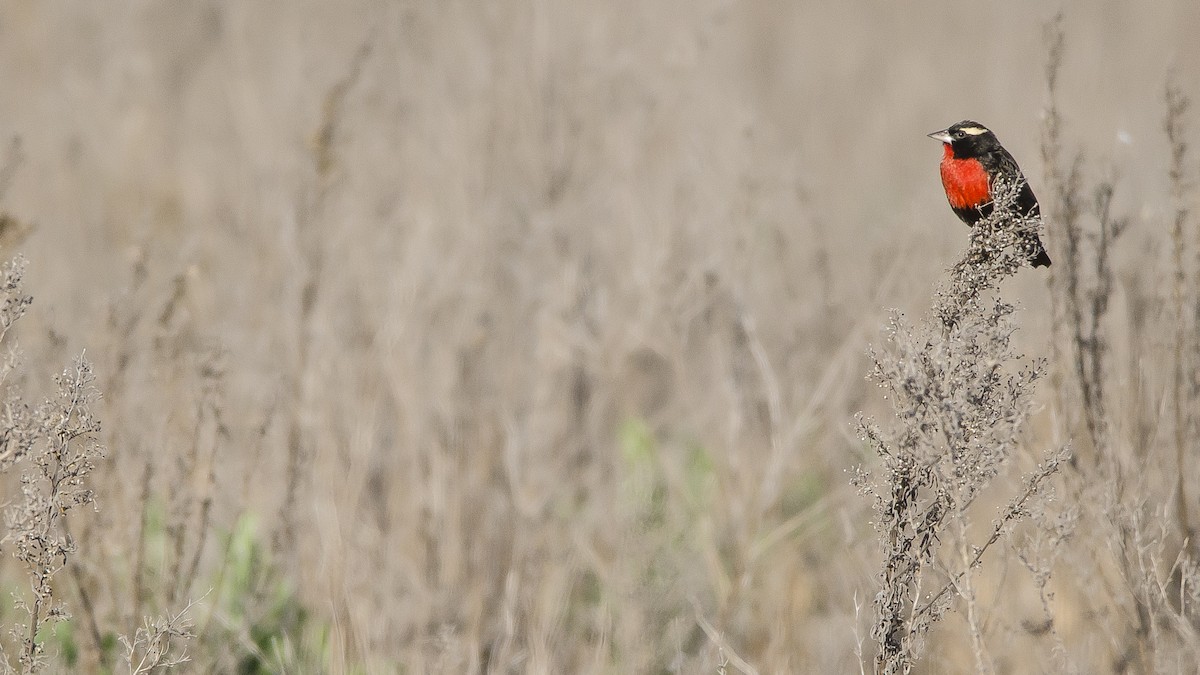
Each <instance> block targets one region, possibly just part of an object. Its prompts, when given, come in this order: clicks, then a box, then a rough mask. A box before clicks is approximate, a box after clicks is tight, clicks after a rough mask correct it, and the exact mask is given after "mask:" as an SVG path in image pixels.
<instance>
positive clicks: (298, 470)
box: [275, 43, 371, 551]
mask: <svg viewBox="0 0 1200 675" xmlns="http://www.w3.org/2000/svg"><path fill="white" fill-rule="evenodd" d="M370 53H371V48H370V43H364V44H363V45H361V46H360V47H359V49H358V50H357V51H356V52H355V54H354V57H353V59H352V60H351V62H350V67H349V69H348V71H347V74H346V75H345V77H343V78H342V79H340V80H339V81H338V82H337V83H335V84H334V85H333V86H332V87H331V88H330V89H329V92H328V93H327V94H326V95H325V102H324V106H323V108H322V116H321V125H320V127H319V129H318V131H317V134H316V138H315V142H314V144H313V153H312V159H313V169H314V170H315V174H316V190H315V194H314V196H313V198H312V200H311V202H310V203H309V204H308V205H306V207H305V210H304V212H303V213H301V214H299V218H298V223H297V233H296V235H297V239H298V242H297V243H298V245H299V249H300V251H301V254H302V257H303V270H302V273H301V279H302V281H301V283H300V286H299V291H300V293H299V296H300V313H299V317H298V320H297V324H296V332H295V334H296V335H297V336H298V341H299V342H298V344H297V356H296V359H297V361H296V364H295V367H294V368H293V370H292V372H293V373H294V377H293V379H292V382H291V384H290V394H291V401H290V405H289V406H288V409H289V410H290V411H291V420H290V422H289V426H288V432H287V468H286V474H287V487H286V491H285V493H284V499H283V504H282V506H281V507H280V511H279V515H280V521H281V522H282V523H283V525H282V527H281V528H280V530H279V532H277V533H276V542H275V543H276V548H281V549H282V550H284V551H287V550H290V549H291V548H292V547H294V546H295V540H296V534H295V529H296V521H295V519H296V514H297V513H298V510H297V508H296V499H297V496H298V495H299V493H300V490H301V488H302V484H303V482H304V481H305V480H307V473H308V466H309V463H310V462H311V459H312V457H311V455H312V452H313V448H312V439H311V438H310V437H309V436H310V434H309V433H308V432H307V431H306V429H305V416H304V406H305V404H306V401H307V400H308V398H309V396H308V393H307V390H308V388H309V382H308V380H309V373H310V370H311V358H312V350H313V334H314V326H313V321H314V318H313V317H314V310H315V309H316V306H317V299H318V298H317V296H318V291H319V289H320V281H321V275H322V272H323V270H324V266H325V249H324V238H325V235H324V234H323V233H322V232H321V222H322V220H323V219H324V215H325V213H324V212H325V203H326V200H327V199H328V196H329V192H330V190H331V189H332V187H333V184H334V179H335V177H336V173H337V172H336V168H337V157H336V148H337V134H338V126H339V124H340V122H341V118H342V110H343V108H344V106H345V102H346V97H347V95H348V94H349V92H350V89H351V88H352V87H353V86H354V84H355V83H356V82H358V80H359V78H360V77H361V75H362V68H363V65H364V64H365V63H366V60H367V57H368V56H370Z"/></svg>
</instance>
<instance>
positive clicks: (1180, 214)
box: [1163, 84, 1197, 550]
mask: <svg viewBox="0 0 1200 675" xmlns="http://www.w3.org/2000/svg"><path fill="white" fill-rule="evenodd" d="M1166 103H1167V116H1166V120H1165V121H1164V124H1163V126H1164V128H1165V130H1166V132H1167V141H1168V142H1169V143H1170V145H1171V165H1170V169H1169V173H1168V178H1169V180H1170V184H1171V198H1172V200H1173V201H1174V203H1175V213H1174V217H1173V218H1172V221H1171V262H1172V264H1173V278H1174V284H1173V285H1172V289H1171V301H1172V306H1173V309H1174V315H1175V336H1174V338H1175V339H1174V352H1175V354H1174V357H1175V358H1174V360H1175V363H1174V368H1173V370H1172V387H1173V390H1174V392H1173V393H1174V396H1173V397H1172V398H1173V399H1174V405H1173V406H1172V413H1173V415H1174V420H1173V421H1174V441H1175V461H1176V464H1177V467H1178V471H1176V484H1175V504H1176V507H1175V508H1176V514H1175V516H1176V519H1177V522H1178V525H1179V534H1180V536H1181V537H1182V538H1183V540H1184V541H1185V542H1187V545H1188V546H1191V547H1193V550H1195V548H1194V547H1196V546H1197V542H1195V541H1193V540H1194V539H1195V530H1194V529H1193V526H1192V523H1191V517H1190V515H1189V513H1188V497H1187V482H1186V480H1185V477H1186V476H1187V475H1188V473H1189V472H1188V471H1187V457H1188V455H1189V451H1190V448H1189V445H1190V443H1189V441H1190V438H1191V436H1192V434H1191V432H1192V430H1193V428H1194V424H1195V420H1194V419H1193V417H1194V414H1195V406H1196V402H1197V396H1196V387H1195V386H1194V382H1193V381H1189V380H1193V378H1194V377H1195V375H1194V371H1193V368H1194V367H1195V364H1189V363H1188V360H1189V357H1190V356H1191V355H1192V354H1191V353H1192V352H1193V350H1192V349H1189V348H1188V346H1187V344H1186V343H1187V340H1188V336H1189V334H1191V333H1192V332H1193V331H1194V330H1196V328H1197V327H1196V326H1188V319H1189V316H1188V315H1189V312H1188V311H1187V305H1188V304H1189V299H1188V297H1187V295H1188V291H1189V289H1188V288H1187V268H1186V262H1185V254H1186V250H1187V236H1186V234H1185V226H1186V225H1187V221H1188V216H1189V209H1188V207H1187V189H1188V185H1187V178H1186V164H1185V162H1186V156H1187V142H1186V141H1185V140H1184V128H1183V122H1184V115H1186V114H1187V110H1188V106H1189V103H1190V102H1189V100H1188V98H1187V97H1186V96H1184V94H1183V92H1181V91H1180V90H1179V88H1178V87H1177V86H1175V85H1174V84H1168V85H1167V89H1166ZM1192 290H1193V292H1194V289H1192ZM1192 302H1195V300H1194V299H1192Z"/></svg>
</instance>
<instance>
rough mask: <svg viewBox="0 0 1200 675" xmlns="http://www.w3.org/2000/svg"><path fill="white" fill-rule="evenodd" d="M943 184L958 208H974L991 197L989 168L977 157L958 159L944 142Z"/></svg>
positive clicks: (951, 203)
mask: <svg viewBox="0 0 1200 675" xmlns="http://www.w3.org/2000/svg"><path fill="white" fill-rule="evenodd" d="M941 170H942V186H943V187H944V188H946V199H948V200H949V201H950V206H951V207H953V208H956V209H974V208H978V207H979V205H980V204H983V203H985V202H987V201H988V200H989V199H991V195H990V188H989V185H990V182H989V181H988V174H987V169H984V168H983V165H982V164H980V163H979V160H977V159H957V158H955V157H954V151H953V150H952V149H951V148H950V145H949V144H945V143H944V144H942V164H941Z"/></svg>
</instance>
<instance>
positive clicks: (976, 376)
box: [857, 185, 1066, 673]
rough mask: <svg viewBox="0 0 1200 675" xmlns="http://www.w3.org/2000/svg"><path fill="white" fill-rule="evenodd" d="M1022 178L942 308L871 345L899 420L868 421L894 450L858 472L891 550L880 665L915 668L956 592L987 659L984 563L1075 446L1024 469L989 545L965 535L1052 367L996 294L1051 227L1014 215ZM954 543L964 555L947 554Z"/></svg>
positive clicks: (961, 267) (869, 431) (883, 593)
mask: <svg viewBox="0 0 1200 675" xmlns="http://www.w3.org/2000/svg"><path fill="white" fill-rule="evenodd" d="M1019 188H1020V185H996V186H994V189H993V191H994V192H996V193H997V194H998V195H1000V196H999V198H998V199H997V200H996V202H997V208H995V209H994V211H993V214H992V215H991V216H989V217H987V218H984V219H983V220H981V221H979V223H978V224H976V225H975V227H974V228H973V229H972V232H971V244H970V247H969V249H968V250H967V253H966V255H965V256H964V257H963V259H962V260H960V261H959V262H958V263H957V264H956V265H955V266H954V268H953V269H952V270H951V273H950V279H949V281H948V282H947V283H945V284H943V286H942V287H941V288H940V289H939V290H938V292H937V296H936V298H935V301H934V305H933V308H932V311H931V315H932V316H931V318H930V319H928V320H926V321H924V322H922V323H920V324H917V325H915V326H914V325H911V324H909V323H907V322H906V321H905V320H904V319H903V317H902V316H901V315H900V314H898V313H895V314H893V316H892V319H891V321H890V324H889V327H888V336H887V341H888V346H887V347H886V348H885V349H882V350H878V349H873V350H872V352H871V358H872V361H873V364H874V365H873V369H872V372H871V375H870V377H871V378H872V379H874V380H875V381H876V382H878V383H879V386H880V387H881V388H883V389H884V390H886V391H887V398H888V400H889V401H890V403H891V405H892V411H893V413H894V417H895V419H894V424H893V425H891V426H890V428H887V429H885V428H883V427H880V426H878V425H876V424H875V423H874V422H873V421H870V420H867V419H863V418H861V417H860V421H859V426H860V431H861V433H862V436H863V437H864V439H865V440H866V441H867V442H868V443H869V445H870V446H871V448H872V449H873V450H874V451H875V452H876V453H877V454H878V455H879V456H880V458H881V459H882V460H883V465H882V467H881V469H880V471H879V475H878V476H877V477H871V476H868V475H867V474H866V472H865V471H861V470H860V474H859V476H858V478H857V484H858V485H859V486H860V488H862V489H863V490H864V491H865V492H867V493H869V494H871V495H872V496H873V497H874V499H875V511H876V516H877V522H876V527H877V529H878V530H879V532H880V535H881V539H882V541H883V546H884V562H883V571H882V574H881V579H880V581H881V588H880V591H879V593H878V595H877V596H876V599H875V606H876V610H877V621H876V624H875V628H874V633H873V635H874V638H875V640H876V642H877V643H878V649H879V651H878V655H877V657H876V664H875V665H876V669H877V671H879V672H882V673H906V672H909V670H910V669H911V668H912V666H913V664H914V663H915V662H916V660H917V659H918V657H919V656H920V653H921V648H922V644H921V643H922V638H923V636H924V635H925V634H926V632H927V631H928V630H929V628H930V626H931V625H932V624H933V623H935V622H936V621H937V620H938V619H939V618H940V617H941V616H942V615H943V614H944V613H945V611H946V610H947V609H949V607H950V604H951V601H952V599H953V598H954V596H956V595H957V596H959V597H962V598H963V599H964V600H965V601H966V602H967V609H968V614H969V616H968V617H967V618H968V624H969V626H970V629H971V633H972V636H971V637H972V645H973V647H974V651H975V654H976V660H977V663H976V665H977V667H978V668H980V669H982V670H986V669H988V666H987V663H986V660H987V657H986V653H985V648H984V646H983V644H982V636H981V631H982V629H981V627H980V625H979V621H978V618H977V612H976V611H975V609H974V608H973V605H972V602H973V600H972V591H971V573H972V570H973V569H974V568H976V567H977V566H978V565H979V564H980V562H981V560H982V558H983V555H984V553H985V552H986V551H987V549H988V548H990V547H991V546H992V545H993V544H995V543H996V542H998V541H1000V540H1001V539H1002V538H1004V537H1005V536H1006V534H1007V532H1008V531H1009V528H1010V526H1011V525H1012V524H1013V523H1014V522H1015V521H1017V520H1020V519H1021V518H1023V517H1024V516H1025V515H1027V514H1028V513H1029V512H1030V510H1031V508H1033V507H1034V505H1035V504H1036V503H1037V502H1038V501H1039V499H1038V497H1039V495H1040V494H1041V493H1042V490H1043V487H1044V485H1045V482H1046V479H1047V478H1048V477H1049V476H1050V475H1052V474H1053V473H1054V472H1055V471H1057V469H1058V466H1059V463H1060V462H1061V461H1062V460H1063V459H1064V458H1065V456H1066V453H1065V452H1058V453H1054V454H1051V455H1050V456H1048V457H1047V458H1046V460H1045V461H1044V462H1043V463H1041V464H1040V465H1039V466H1038V467H1037V469H1036V470H1035V471H1033V472H1032V473H1031V474H1030V475H1029V476H1027V477H1026V479H1025V481H1024V488H1023V489H1022V490H1021V491H1020V493H1019V494H1018V495H1016V496H1015V497H1014V498H1013V499H1012V500H1011V501H1010V502H1009V504H1008V506H1007V507H1006V508H1005V509H1003V510H1002V511H1001V512H1000V514H999V516H998V517H997V518H996V520H995V521H994V523H993V528H992V530H991V533H990V536H989V537H988V538H987V539H986V540H985V541H984V542H982V543H981V544H978V545H972V544H970V543H969V542H968V541H967V540H966V538H967V537H968V529H967V528H968V524H969V521H970V519H969V517H968V511H969V509H970V507H971V505H972V503H974V501H975V499H976V498H977V497H978V496H979V494H980V492H981V491H982V490H983V489H985V488H986V487H987V486H988V485H989V484H990V483H991V482H992V479H993V478H995V476H996V475H997V474H998V473H999V472H1000V470H1001V468H1002V467H1003V466H1004V465H1005V463H1006V462H1007V461H1008V459H1009V457H1010V456H1011V455H1012V454H1013V452H1014V450H1015V449H1016V447H1017V445H1018V441H1019V437H1020V433H1021V427H1022V425H1023V424H1024V422H1025V419H1026V417H1027V415H1028V412H1029V407H1030V397H1031V396H1032V394H1033V391H1034V386H1035V384H1036V382H1037V381H1038V380H1039V379H1040V378H1041V377H1042V375H1043V373H1044V363H1043V362H1042V361H1040V360H1038V361H1034V362H1032V363H1030V362H1024V361H1023V359H1022V357H1021V356H1020V355H1019V354H1017V353H1016V352H1015V351H1014V348H1013V346H1012V343H1011V338H1012V334H1013V332H1014V331H1015V330H1016V326H1015V324H1014V322H1013V318H1012V316H1013V313H1014V311H1015V308H1014V307H1013V305H1011V304H1009V303H1007V302H1005V301H1004V300H1003V299H1002V298H1001V297H1000V296H999V293H998V287H999V284H1000V283H1001V282H1002V281H1003V280H1004V279H1006V278H1008V277H1010V276H1012V275H1013V274H1014V273H1015V272H1016V271H1017V270H1018V269H1020V268H1021V267H1022V266H1024V265H1025V264H1026V263H1025V261H1026V260H1027V259H1028V257H1029V253H1028V251H1026V250H1024V247H1023V246H1022V244H1021V242H1022V241H1023V240H1024V236H1023V233H1026V232H1028V230H1030V229H1036V228H1037V227H1039V226H1040V220H1039V219H1037V218H1028V219H1024V218H1020V217H1017V216H1015V215H1013V214H1014V213H1015V210H1014V209H1013V208H1012V205H1013V204H1014V203H1015V200H1016V195H1017V192H1018V190H1019ZM947 543H948V544H951V545H950V546H949V547H948V550H950V551H957V553H958V558H959V559H958V560H957V561H953V560H951V559H949V558H947V559H941V557H939V550H940V549H941V547H942V545H943V544H947Z"/></svg>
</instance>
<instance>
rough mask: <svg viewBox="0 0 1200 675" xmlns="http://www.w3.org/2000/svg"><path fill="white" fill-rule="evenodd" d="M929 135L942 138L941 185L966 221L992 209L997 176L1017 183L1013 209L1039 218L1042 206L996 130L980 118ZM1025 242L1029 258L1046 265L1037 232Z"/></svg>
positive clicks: (1033, 263)
mask: <svg viewBox="0 0 1200 675" xmlns="http://www.w3.org/2000/svg"><path fill="white" fill-rule="evenodd" d="M929 137H930V138H932V139H934V140H937V141H941V142H942V163H941V167H940V168H941V173H942V187H944V188H945V189H946V199H947V201H949V202H950V208H951V209H952V210H953V211H954V213H955V215H957V216H958V217H959V218H961V219H962V221H963V222H964V223H966V224H967V225H972V226H973V225H975V223H977V222H979V221H980V220H981V219H983V218H986V217H987V216H988V215H990V214H991V213H992V207H993V202H994V195H992V188H993V186H995V185H996V184H997V178H1004V179H1005V180H1004V181H1002V182H1007V183H1009V184H1013V183H1019V184H1020V186H1021V187H1020V191H1019V192H1018V194H1017V199H1016V203H1015V206H1016V210H1017V213H1018V215H1020V216H1021V217H1024V218H1038V217H1040V216H1041V207H1040V206H1038V201H1037V197H1035V196H1034V194H1033V188H1031V187H1029V181H1027V180H1025V175H1024V174H1022V173H1021V167H1020V166H1018V165H1017V160H1015V159H1013V156H1012V155H1011V154H1010V153H1009V152H1008V150H1005V149H1004V146H1003V145H1000V141H999V140H997V138H996V134H994V133H992V132H991V130H990V129H988V128H987V127H985V126H983V125H982V124H980V123H979V122H975V121H973V120H963V121H961V122H959V123H958V124H953V125H951V126H949V127H948V128H946V129H943V130H941V131H935V132H933V133H931V134H929ZM1029 236H1030V240H1029V241H1028V242H1026V245H1027V248H1028V250H1029V252H1030V253H1029V262H1030V263H1031V264H1032V265H1033V266H1034V267H1049V266H1050V256H1049V255H1047V254H1046V247H1045V246H1043V245H1042V240H1041V239H1040V238H1039V237H1038V234H1037V232H1036V231H1035V232H1030V235H1029Z"/></svg>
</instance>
